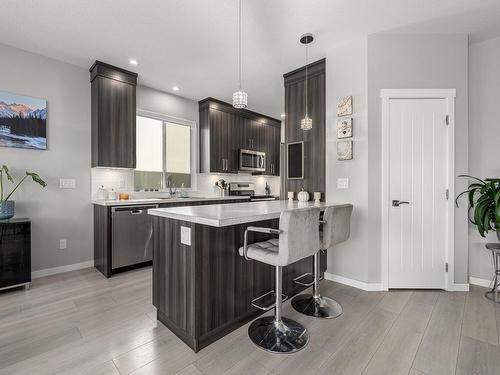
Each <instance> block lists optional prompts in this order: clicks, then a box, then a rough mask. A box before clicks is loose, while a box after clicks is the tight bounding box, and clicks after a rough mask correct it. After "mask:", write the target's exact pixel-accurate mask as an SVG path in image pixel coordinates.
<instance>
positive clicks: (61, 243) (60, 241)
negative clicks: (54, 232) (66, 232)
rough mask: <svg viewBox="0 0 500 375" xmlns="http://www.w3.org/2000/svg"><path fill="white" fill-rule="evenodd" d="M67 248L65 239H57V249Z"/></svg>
mask: <svg viewBox="0 0 500 375" xmlns="http://www.w3.org/2000/svg"><path fill="white" fill-rule="evenodd" d="M66 248H67V243H66V239H65V238H63V239H62V240H59V249H61V250H62V249H66Z"/></svg>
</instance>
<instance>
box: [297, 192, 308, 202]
mask: <svg viewBox="0 0 500 375" xmlns="http://www.w3.org/2000/svg"><path fill="white" fill-rule="evenodd" d="M297 198H298V199H299V202H307V201H308V200H309V193H308V192H307V191H305V190H304V189H302V191H301V192H300V193H299V194H297Z"/></svg>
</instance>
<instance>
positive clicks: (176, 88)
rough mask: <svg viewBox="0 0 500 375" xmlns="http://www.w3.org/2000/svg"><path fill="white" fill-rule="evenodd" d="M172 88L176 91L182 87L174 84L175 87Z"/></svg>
mask: <svg viewBox="0 0 500 375" xmlns="http://www.w3.org/2000/svg"><path fill="white" fill-rule="evenodd" d="M172 90H174V91H179V90H180V88H179V86H174V87H172Z"/></svg>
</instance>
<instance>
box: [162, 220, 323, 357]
mask: <svg viewBox="0 0 500 375" xmlns="http://www.w3.org/2000/svg"><path fill="white" fill-rule="evenodd" d="M278 224H279V221H278V220H277V219H276V220H268V221H260V222H258V223H245V224H240V225H233V226H228V227H220V228H217V227H212V226H207V225H201V224H194V223H189V222H183V221H179V220H173V219H167V218H162V217H157V216H154V217H153V304H154V306H156V308H157V309H158V312H157V314H158V320H160V321H161V322H162V323H163V324H165V325H166V326H167V327H168V328H169V329H170V330H171V331H173V332H174V333H175V334H176V335H177V336H178V337H180V338H181V339H182V340H183V341H184V342H185V343H186V344H187V345H189V346H190V347H191V348H192V349H193V350H194V351H195V352H197V351H198V350H200V349H201V348H203V347H206V346H207V345H209V344H210V343H212V342H214V341H216V340H218V339H219V338H221V337H223V336H225V335H226V334H228V333H229V332H231V331H233V330H235V329H236V328H238V327H240V326H241V325H243V324H245V323H246V322H248V321H250V320H252V319H254V318H255V317H257V316H258V315H260V314H261V313H262V310H258V309H256V308H254V307H252V305H251V303H250V301H251V300H252V299H254V298H255V297H258V296H260V295H262V294H264V293H265V292H267V291H269V290H271V289H273V288H274V268H273V267H272V266H269V265H266V264H263V263H260V262H255V261H253V260H245V258H243V257H241V256H240V255H239V254H238V248H239V247H240V246H242V245H243V234H244V231H245V229H246V227H248V226H250V225H256V226H264V227H273V228H278ZM181 227H188V228H190V229H191V245H190V246H188V245H184V244H182V243H181V238H180V236H181V235H180V233H181ZM268 238H269V235H266V234H262V233H252V234H251V235H249V242H257V241H263V240H265V239H268ZM322 264H323V263H322ZM325 266H326V263H324V264H323V267H324V268H326V267H325ZM324 268H323V270H324ZM312 269H313V259H312V257H310V258H306V259H303V260H301V261H299V262H296V263H294V264H291V265H289V266H287V267H284V269H283V291H284V293H285V294H287V295H288V296H289V297H291V296H293V295H295V294H297V293H298V292H300V291H301V290H303V289H304V287H301V286H299V285H296V284H294V283H293V281H292V279H293V278H294V277H296V276H299V275H302V274H304V273H306V272H312Z"/></svg>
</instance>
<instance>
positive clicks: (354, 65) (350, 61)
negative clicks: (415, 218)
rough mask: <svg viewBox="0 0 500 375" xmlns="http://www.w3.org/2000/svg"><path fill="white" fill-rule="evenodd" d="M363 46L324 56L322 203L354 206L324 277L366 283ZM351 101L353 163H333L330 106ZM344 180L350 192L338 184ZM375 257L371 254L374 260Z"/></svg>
mask: <svg viewBox="0 0 500 375" xmlns="http://www.w3.org/2000/svg"><path fill="white" fill-rule="evenodd" d="M366 53H367V40H366V38H361V39H357V40H352V41H350V42H348V43H346V44H343V45H340V46H336V47H334V48H331V49H330V50H327V51H326V102H327V103H328V105H327V107H326V124H327V126H326V158H327V163H326V194H327V195H326V199H327V200H328V201H334V202H350V203H352V204H353V205H354V210H353V214H352V218H351V237H350V238H349V241H346V242H344V243H342V244H340V245H337V246H336V247H335V248H334V249H331V250H330V251H328V269H327V272H328V273H331V274H334V275H338V276H343V277H347V278H350V279H354V280H358V281H363V282H367V281H368V272H369V268H370V259H371V257H372V256H373V252H374V250H373V249H372V248H371V246H370V241H369V239H368V231H367V228H368V225H369V223H368V108H367V74H366V73H367V55H366ZM346 95H351V96H352V97H353V115H352V116H351V117H352V118H353V150H354V158H353V160H347V161H338V160H337V132H336V123H337V112H336V106H335V103H337V100H338V99H339V98H340V97H342V96H346ZM338 178H348V179H349V189H338V188H337V179H338ZM375 256H376V254H375Z"/></svg>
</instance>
